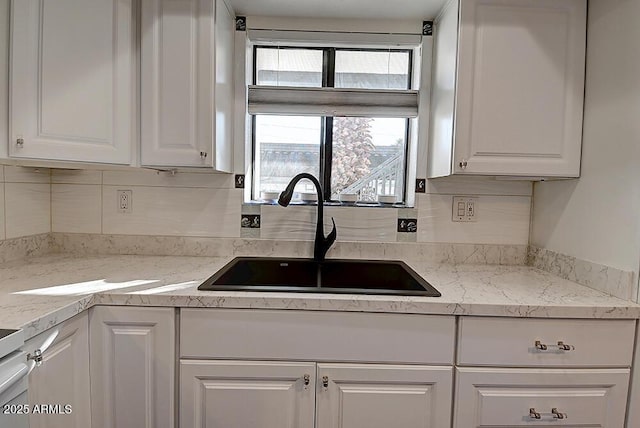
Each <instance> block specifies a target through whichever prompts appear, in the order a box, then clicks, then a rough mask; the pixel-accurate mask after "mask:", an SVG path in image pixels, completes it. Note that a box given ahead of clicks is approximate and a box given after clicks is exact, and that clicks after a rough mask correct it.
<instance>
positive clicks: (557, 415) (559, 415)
mask: <svg viewBox="0 0 640 428" xmlns="http://www.w3.org/2000/svg"><path fill="white" fill-rule="evenodd" d="M551 414H552V415H553V418H554V419H567V414H566V413H560V412H559V411H558V409H557V408H556V407H554V408H553V409H551Z"/></svg>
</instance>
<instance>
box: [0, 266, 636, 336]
mask: <svg viewBox="0 0 640 428" xmlns="http://www.w3.org/2000/svg"><path fill="white" fill-rule="evenodd" d="M229 260H231V257H182V256H88V257H78V256H70V255H64V254H57V255H48V256H42V257H35V258H29V259H25V260H21V261H15V262H9V263H5V264H2V265H0V328H23V329H24V331H25V337H26V338H30V337H33V336H35V335H36V334H38V333H40V332H42V331H45V330H46V329H48V328H50V327H53V326H54V325H56V324H58V323H60V322H62V321H64V320H66V319H69V318H71V317H72V316H74V315H76V314H78V313H80V312H82V311H84V310H85V309H87V308H89V307H91V306H93V305H133V306H172V307H191V308H205V307H211V308H252V309H297V310H321V311H355V312H396V313H412V314H440V315H442V314H444V315H476V316H508V317H536V318H618V319H619V318H627V319H631V318H640V305H637V304H634V303H632V302H628V301H625V300H621V299H617V298H615V297H610V296H608V295H606V294H603V293H601V292H599V291H596V290H593V289H591V288H588V287H584V286H582V285H579V284H576V283H574V282H571V281H567V280H564V279H561V278H559V277H556V276H554V275H552V274H549V273H546V272H544V271H541V270H538V269H535V268H531V267H527V266H497V265H451V264H437V265H430V266H427V265H424V264H423V263H420V262H416V261H405V262H406V263H407V264H408V265H409V266H411V267H412V268H413V269H415V270H416V272H418V273H419V274H421V275H422V276H423V277H424V278H425V279H426V280H427V281H429V282H430V283H431V284H432V285H433V286H434V287H435V288H437V289H438V290H439V291H440V292H441V293H442V297H414V296H371V295H337V294H307V293H261V292H208V291H204V292H202V291H198V290H197V287H198V285H200V283H201V282H203V281H204V280H205V279H207V278H208V277H209V276H211V275H212V274H213V273H215V272H216V271H217V270H218V269H219V268H221V267H222V266H223V265H224V264H225V263H227V262H228V261H229Z"/></svg>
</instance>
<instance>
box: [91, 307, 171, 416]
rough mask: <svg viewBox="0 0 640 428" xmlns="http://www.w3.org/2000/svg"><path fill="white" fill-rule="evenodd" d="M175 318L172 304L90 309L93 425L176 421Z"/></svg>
mask: <svg viewBox="0 0 640 428" xmlns="http://www.w3.org/2000/svg"><path fill="white" fill-rule="evenodd" d="M174 324H175V312H174V309H173V308H136V307H108V306H98V307H95V308H93V309H92V310H91V314H90V331H91V338H90V346H91V349H90V351H91V362H90V365H91V398H92V400H91V403H92V408H91V410H92V422H93V427H94V428H102V427H104V428H120V427H154V428H171V427H173V426H174V394H175V391H174V385H175V383H174V372H175V370H174V367H175V325H174Z"/></svg>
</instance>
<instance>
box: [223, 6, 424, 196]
mask: <svg viewBox="0 0 640 428" xmlns="http://www.w3.org/2000/svg"><path fill="white" fill-rule="evenodd" d="M263 20H264V19H260V18H257V19H256V20H255V21H256V23H257V22H261V21H263ZM252 21H253V20H252V19H251V17H248V18H247V31H246V32H236V41H235V49H236V51H235V53H236V55H235V58H236V64H235V71H236V79H235V82H236V110H235V113H236V115H235V136H236V137H235V141H236V150H235V155H236V156H235V171H243V172H244V174H245V183H247V185H245V188H244V201H245V202H250V201H251V187H252V186H251V185H249V183H252V182H253V177H252V173H253V162H254V159H253V156H254V154H253V135H252V133H253V127H252V120H251V115H250V114H249V110H248V103H247V101H248V91H249V87H250V86H251V85H252V84H253V80H252V79H253V67H254V64H253V61H254V58H253V50H254V46H255V45H267V44H273V45H278V44H282V45H285V44H286V45H287V46H295V45H299V46H312V45H314V44H315V45H316V46H332V47H354V46H357V47H362V48H367V47H370V48H378V49H379V48H388V47H390V46H392V47H395V48H408V47H409V46H410V49H412V50H413V61H412V66H413V69H412V73H411V75H412V88H414V89H416V90H417V91H416V92H417V94H416V96H417V97H418V111H417V115H416V116H415V117H413V118H410V119H409V132H408V134H409V140H408V141H407V155H406V165H405V171H406V174H405V192H406V193H405V194H406V197H405V201H404V202H405V205H406V207H408V208H411V207H414V206H415V202H416V199H415V182H416V178H423V177H426V166H427V136H428V125H429V104H430V102H429V101H430V97H431V90H430V89H431V55H432V37H429V36H420V35H418V34H411V33H400V32H398V33H393V34H392V33H375V32H371V31H370V30H369V31H361V32H343V31H336V29H335V28H332V29H331V30H332V31H327V32H324V31H318V29H317V28H313V31H304V30H303V29H300V28H295V29H284V30H280V29H277V30H271V29H268V30H264V29H257V28H256V27H257V26H256V27H254V28H251V24H252ZM267 21H268V22H269V23H270V24H273V22H280V21H279V20H277V19H276V20H275V21H274V20H273V19H267ZM282 22H285V21H282ZM311 26H314V25H311ZM391 26H393V25H391ZM415 28H421V25H418V26H416V27H415ZM252 37H253V39H252ZM392 40H394V41H395V42H396V43H395V44H393V43H392V42H391V41H392Z"/></svg>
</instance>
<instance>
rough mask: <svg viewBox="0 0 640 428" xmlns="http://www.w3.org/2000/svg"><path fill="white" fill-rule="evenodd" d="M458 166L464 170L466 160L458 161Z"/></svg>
mask: <svg viewBox="0 0 640 428" xmlns="http://www.w3.org/2000/svg"><path fill="white" fill-rule="evenodd" d="M458 165H459V166H460V168H461V169H466V168H467V165H468V163H467V160H466V159H462V160H461V161H460V163H458Z"/></svg>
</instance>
